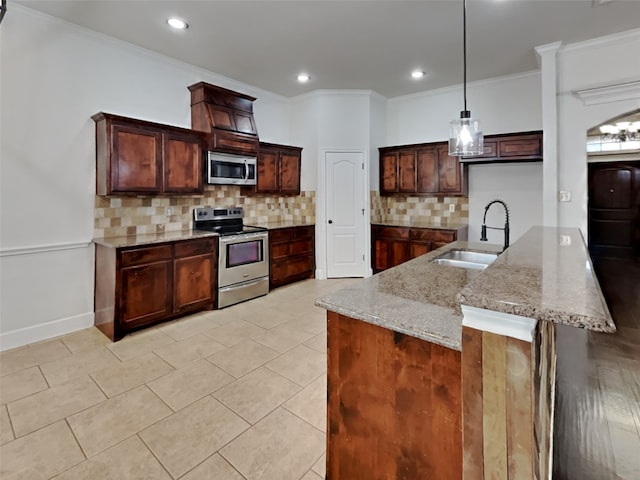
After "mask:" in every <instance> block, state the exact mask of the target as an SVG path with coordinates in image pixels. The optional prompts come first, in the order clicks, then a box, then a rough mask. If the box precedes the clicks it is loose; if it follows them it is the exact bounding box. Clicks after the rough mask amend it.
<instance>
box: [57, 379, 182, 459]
mask: <svg viewBox="0 0 640 480" xmlns="http://www.w3.org/2000/svg"><path fill="white" fill-rule="evenodd" d="M170 414H171V409H170V408H169V407H167V406H166V405H165V404H164V403H163V402H162V400H160V399H159V398H158V397H157V396H156V395H155V394H154V393H153V392H152V391H151V390H149V389H148V388H147V387H146V386H141V387H138V388H136V389H134V390H131V391H129V392H126V393H123V394H122V395H118V396H117V397H114V398H111V399H109V400H106V401H104V402H102V403H101V404H99V405H96V406H95V407H91V408H89V409H88V410H85V411H83V412H80V413H77V414H75V415H72V416H71V417H69V418H68V419H67V421H68V422H69V425H70V426H71V428H72V429H73V432H74V433H75V435H76V438H77V439H78V441H79V442H80V445H81V446H82V449H83V450H84V452H85V453H86V454H87V456H92V455H95V454H96V453H99V452H101V451H103V450H105V449H107V448H109V447H111V446H112V445H115V444H117V443H119V442H121V441H122V440H124V439H125V438H127V437H130V436H131V435H133V434H135V433H137V432H139V431H141V430H143V429H144V428H146V427H148V426H149V425H152V424H154V423H155V422H157V421H158V420H161V419H163V418H165V417H167V416H169V415H170Z"/></svg>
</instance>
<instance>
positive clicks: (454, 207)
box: [449, 203, 456, 212]
mask: <svg viewBox="0 0 640 480" xmlns="http://www.w3.org/2000/svg"><path fill="white" fill-rule="evenodd" d="M449 211H450V212H455V211H456V204H455V203H450V204H449Z"/></svg>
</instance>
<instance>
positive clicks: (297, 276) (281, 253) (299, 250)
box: [269, 225, 316, 288]
mask: <svg viewBox="0 0 640 480" xmlns="http://www.w3.org/2000/svg"><path fill="white" fill-rule="evenodd" d="M269 257H270V265H269V288H277V287H281V286H283V285H287V284H289V283H293V282H297V281H300V280H304V279H306V278H313V276H314V274H315V258H316V256H315V227H314V226H313V225H308V226H300V227H289V228H279V229H275V230H271V231H270V232H269Z"/></svg>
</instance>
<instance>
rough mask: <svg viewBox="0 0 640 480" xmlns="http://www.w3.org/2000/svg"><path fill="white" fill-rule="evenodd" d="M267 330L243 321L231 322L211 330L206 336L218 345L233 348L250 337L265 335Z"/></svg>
mask: <svg viewBox="0 0 640 480" xmlns="http://www.w3.org/2000/svg"><path fill="white" fill-rule="evenodd" d="M265 331H266V330H265V329H264V328H261V327H258V326H257V325H254V324H252V323H248V322H245V321H243V320H237V321H235V322H229V323H227V324H226V325H222V326H221V327H218V328H215V329H213V330H209V331H208V332H206V333H205V334H206V335H207V336H208V337H210V338H212V339H213V340H215V341H216V342H218V343H221V344H223V345H226V346H227V347H231V346H233V345H236V344H238V343H240V342H242V341H244V340H246V339H248V338H250V337H253V336H256V335H262V334H264V332H265Z"/></svg>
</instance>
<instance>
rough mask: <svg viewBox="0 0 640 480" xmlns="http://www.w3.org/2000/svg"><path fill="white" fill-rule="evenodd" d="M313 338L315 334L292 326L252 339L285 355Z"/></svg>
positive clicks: (281, 326) (280, 327) (274, 329)
mask: <svg viewBox="0 0 640 480" xmlns="http://www.w3.org/2000/svg"><path fill="white" fill-rule="evenodd" d="M311 337H313V333H309V332H305V331H303V330H300V329H298V328H295V327H291V326H290V325H279V326H277V327H275V328H272V329H271V330H267V331H266V332H265V333H263V334H262V335H256V336H254V337H252V339H253V340H255V341H256V342H260V343H261V344H263V345H265V346H267V347H269V348H271V349H273V350H276V351H277V352H280V353H284V352H286V351H288V350H291V349H292V348H293V347H295V346H297V345H300V344H301V343H302V342H306V341H307V340H309V339H310V338H311Z"/></svg>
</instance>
